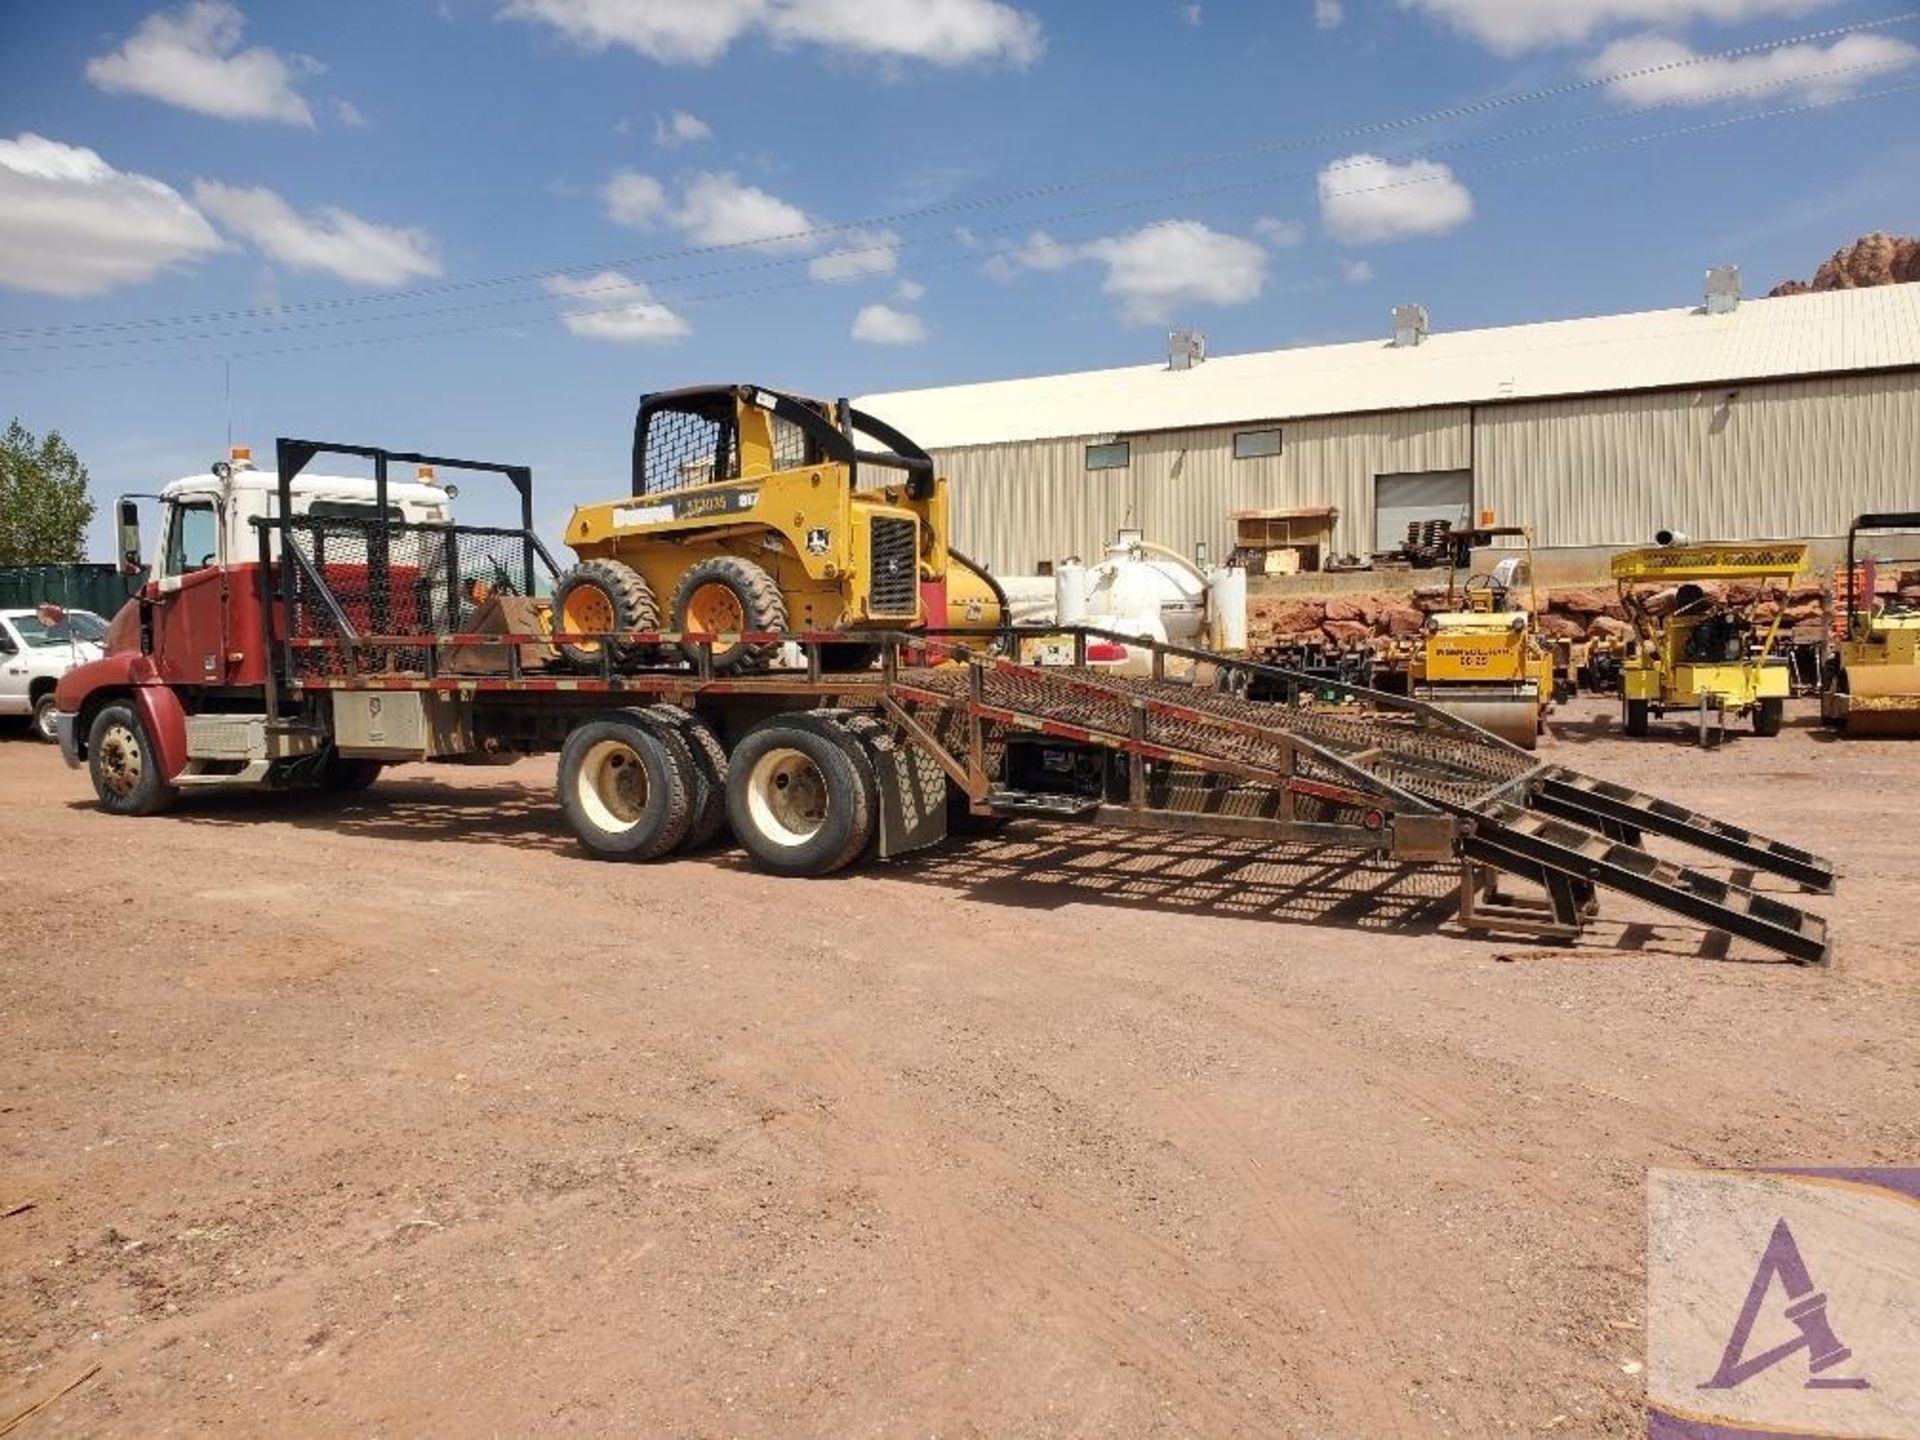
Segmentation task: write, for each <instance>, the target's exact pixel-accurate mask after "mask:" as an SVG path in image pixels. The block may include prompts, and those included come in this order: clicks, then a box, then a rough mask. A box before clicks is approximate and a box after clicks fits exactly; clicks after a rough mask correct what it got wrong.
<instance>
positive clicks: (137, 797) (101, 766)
mask: <svg viewBox="0 0 1920 1440" xmlns="http://www.w3.org/2000/svg"><path fill="white" fill-rule="evenodd" d="M87 770H88V772H89V775H90V776H91V778H92V780H93V793H94V794H95V795H98V796H99V797H100V808H101V809H103V810H106V811H109V812H111V813H112V814H115V815H158V814H159V813H160V812H161V811H163V810H166V809H169V808H170V807H171V806H172V805H173V803H174V801H176V800H178V799H179V798H180V791H179V790H178V789H177V788H176V787H175V786H172V785H169V784H167V782H166V778H165V777H164V776H163V775H161V773H160V754H159V752H158V751H157V750H155V749H154V746H153V738H152V737H151V736H150V735H148V734H147V727H146V726H145V725H144V724H142V723H141V720H140V715H139V712H138V711H137V710H136V709H135V708H134V707H133V706H132V705H130V704H124V703H121V702H118V701H116V702H115V703H113V704H111V705H108V706H105V707H104V708H102V709H101V711H100V713H99V714H97V715H95V716H94V717H93V724H92V725H91V726H90V727H89V728H88V730H87Z"/></svg>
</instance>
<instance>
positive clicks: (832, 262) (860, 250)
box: [807, 229, 900, 283]
mask: <svg viewBox="0 0 1920 1440" xmlns="http://www.w3.org/2000/svg"><path fill="white" fill-rule="evenodd" d="M899 246H900V237H899V236H898V235H896V234H894V233H893V231H891V230H860V229H853V230H848V231H846V232H845V233H844V234H842V235H841V237H840V239H839V242H838V243H837V244H836V245H835V246H834V248H833V249H831V250H827V251H824V252H822V253H821V254H819V255H816V256H814V257H813V259H811V260H809V261H808V262H807V274H808V275H810V276H811V277H812V278H813V279H815V280H825V281H828V282H830V283H834V282H839V281H843V280H866V279H869V278H871V277H873V276H875V275H891V274H892V273H893V272H894V271H895V270H896V269H897V268H898V267H899V264H900V249H899Z"/></svg>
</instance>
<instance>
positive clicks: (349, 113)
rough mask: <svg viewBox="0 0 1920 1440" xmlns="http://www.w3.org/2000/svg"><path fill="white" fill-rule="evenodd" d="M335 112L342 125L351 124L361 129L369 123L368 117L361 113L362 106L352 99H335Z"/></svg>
mask: <svg viewBox="0 0 1920 1440" xmlns="http://www.w3.org/2000/svg"><path fill="white" fill-rule="evenodd" d="M333 113H334V115H335V116H336V117H337V118H338V119H339V121H340V123H341V124H342V125H350V126H352V127H353V128H354V129H355V130H358V129H361V128H362V127H364V126H365V125H366V123H367V117H366V116H364V115H362V114H361V113H360V107H359V106H358V105H355V104H354V103H353V102H352V101H351V100H336V101H334V102H333Z"/></svg>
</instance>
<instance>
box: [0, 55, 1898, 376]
mask: <svg viewBox="0 0 1920 1440" xmlns="http://www.w3.org/2000/svg"><path fill="white" fill-rule="evenodd" d="M1915 92H1920V84H1911V85H1900V86H1893V87H1889V88H1886V89H1881V90H1873V91H1864V92H1861V93H1859V94H1855V95H1849V96H1838V97H1834V98H1831V99H1825V100H1817V101H1809V102H1807V103H1804V104H1801V105H1793V106H1783V107H1780V108H1777V109H1773V110H1761V111H1754V112H1751V113H1749V114H1746V115H1734V116H1723V117H1721V118H1719V119H1716V120H1707V121H1701V122H1700V123H1698V124H1694V125H1686V126H1678V127H1674V128H1672V129H1667V130H1656V131H1649V132H1646V133H1644V134H1640V135H1630V136H1622V137H1619V138H1617V139H1613V140H1602V141H1595V142H1594V143H1592V144H1590V145H1582V146H1576V147H1572V148H1569V149H1566V150H1560V151H1550V152H1547V153H1544V154H1538V155H1525V156H1514V157H1510V158H1508V159H1504V160H1496V161H1491V162H1489V163H1487V164H1485V165H1483V166H1480V167H1478V170H1480V171H1487V170H1507V169H1516V168H1521V167H1525V166H1529V165H1542V164H1548V163H1552V162H1555V161H1561V160H1568V159H1576V158H1579V157H1582V156H1586V155H1594V154H1601V153H1605V152H1607V151H1613V150H1624V149H1629V148H1632V147H1636V146H1640V145H1647V144H1652V143H1655V142H1658V141H1665V140H1675V139H1683V138H1686V137H1689V136H1694V135H1700V134H1707V133H1711V132H1715V131H1719V130H1725V129H1729V128H1731V127H1733V126H1736V125H1745V124H1751V123H1753V122H1755V121H1759V120H1772V119H1782V118H1787V117H1791V116H1796V115H1804V114H1809V113H1813V112H1817V111H1823V110H1831V109H1835V108H1838V107H1839V106H1842V105H1849V104H1856V103H1859V102H1862V101H1867V100H1878V99H1885V98H1888V97H1890V96H1894V95H1905V94H1912V93H1915ZM1467 173H1470V174H1471V173H1476V172H1475V171H1468V172H1467ZM1431 183H1433V180H1432V178H1431V177H1420V178H1414V179H1408V180H1398V181H1391V182H1387V183H1385V184H1381V185H1376V186H1367V187H1364V188H1356V189H1355V190H1351V191H1347V192H1343V193H1346V194H1365V193H1373V192H1378V191H1386V190H1397V189H1404V188H1408V187H1411V186H1416V185H1426V184H1431ZM1220 188H1222V189H1225V188H1244V187H1220ZM1160 223H1163V224H1165V223H1177V222H1160ZM1083 238H1084V239H1093V238H1096V237H1094V236H1092V235H1088V236H1085V237H1083ZM975 258H976V256H975V255H974V254H971V253H969V254H964V255H960V256H954V257H950V258H948V259H947V260H944V261H936V262H933V263H936V264H965V263H971V262H972V261H973V260H974V259H975ZM787 263H792V262H787ZM818 283H821V282H818V281H813V280H809V279H798V280H791V281H785V282H780V283H776V284H772V285H765V286H757V287H749V288H735V289H731V290H718V291H712V292H708V293H705V294H691V295H687V296H684V297H681V298H680V300H679V303H682V304H690V305H703V304H713V303H717V302H721V301H726V300H733V299H742V298H749V297H753V296H758V295H764V294H770V293H774V292H777V291H781V290H790V289H794V288H797V287H803V286H810V285H813V284H818ZM1304 288H1314V287H1304ZM539 298H547V297H539ZM631 303H632V302H631V301H627V302H623V303H621V304H614V305H608V306H603V307H597V308H591V309H585V310H575V311H572V312H562V313H556V314H553V315H551V316H548V317H543V320H544V321H545V322H547V323H551V322H555V321H558V322H564V321H565V320H566V319H567V318H568V314H569V313H570V314H571V315H573V316H574V317H576V318H584V317H589V316H593V315H612V314H618V313H619V312H621V311H622V310H624V309H626V308H627V306H628V305H629V304H631ZM436 313H444V312H436ZM524 323H527V322H525V321H522V320H506V321H500V320H495V321H487V322H482V323H480V324H476V325H464V326H453V327H446V328H442V329H436V330H422V331H411V332H400V333H395V334H387V335H372V336H364V337H360V338H358V339H353V340H345V341H334V342H325V343H316V344H311V345H291V346H278V347H267V348H258V349H252V350H245V351H233V352H228V351H215V352H202V353H200V354H194V355H177V354H176V355H169V356H156V357H153V358H151V359H136V360H119V361H104V362H98V363H93V364H79V365H65V366H36V367H33V368H32V369H27V370H7V371H0V375H8V376H18V375H44V374H71V373H75V372H83V371H96V370H112V369H124V368H127V367H137V366H144V365H153V364H170V365H171V364H186V363H193V362H197V361H203V360H207V361H210V360H227V359H240V360H249V359H256V358H267V357H276V356H283V355H298V354H309V353H314V352H318V351H326V350H340V349H353V348H361V347H365V346H370V345H384V344H399V343H405V342H408V341H415V340H430V339H443V338H447V337H451V336H459V335H472V334H480V333H485V332H487V331H493V330H501V329H512V328H517V327H518V326H519V325H521V324H524ZM254 333H261V334H272V333H281V332H275V331H261V332H254ZM183 338H184V337H183Z"/></svg>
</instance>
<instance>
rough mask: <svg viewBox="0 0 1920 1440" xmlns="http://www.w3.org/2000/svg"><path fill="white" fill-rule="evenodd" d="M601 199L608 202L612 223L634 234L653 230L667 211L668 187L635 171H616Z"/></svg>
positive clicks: (604, 189)
mask: <svg viewBox="0 0 1920 1440" xmlns="http://www.w3.org/2000/svg"><path fill="white" fill-rule="evenodd" d="M600 198H601V199H602V200H604V201H606V205H607V218H608V219H609V220H611V221H613V222H614V224H616V225H625V226H627V227H628V228H630V229H634V230H651V229H652V228H653V226H654V223H655V222H656V221H657V220H659V219H660V218H661V217H662V216H663V215H664V214H665V213H666V209H667V191H666V187H665V186H664V185H662V184H661V183H660V182H659V181H658V180H656V179H654V178H653V177H652V176H651V175H642V174H640V173H639V172H637V171H634V170H616V171H614V172H613V176H612V178H611V179H609V180H608V181H607V183H606V184H605V185H604V186H602V187H601V190H600Z"/></svg>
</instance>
